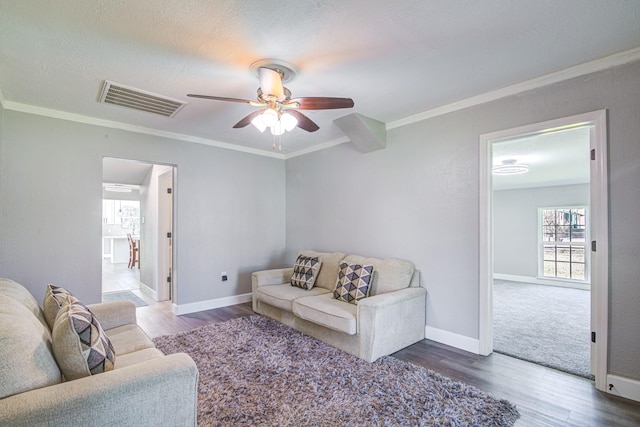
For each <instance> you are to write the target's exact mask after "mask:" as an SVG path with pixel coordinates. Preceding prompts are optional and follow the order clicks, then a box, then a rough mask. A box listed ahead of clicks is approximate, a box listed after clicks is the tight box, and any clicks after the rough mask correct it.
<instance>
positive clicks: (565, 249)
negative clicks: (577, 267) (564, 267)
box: [556, 246, 571, 262]
mask: <svg viewBox="0 0 640 427" xmlns="http://www.w3.org/2000/svg"><path fill="white" fill-rule="evenodd" d="M556 252H557V256H558V261H566V262H568V261H571V246H556Z"/></svg>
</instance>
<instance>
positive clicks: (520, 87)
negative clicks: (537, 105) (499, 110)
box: [387, 47, 640, 130]
mask: <svg viewBox="0 0 640 427" xmlns="http://www.w3.org/2000/svg"><path fill="white" fill-rule="evenodd" d="M638 60H640V47H637V48H634V49H630V50H625V51H623V52H618V53H615V54H613V55H609V56H605V57H604V58H600V59H596V60H594V61H589V62H585V63H582V64H578V65H575V66H573V67H569V68H565V69H564V70H560V71H556V72H555V73H551V74H546V75H544V76H541V77H536V78H535V79H531V80H526V81H524V82H521V83H516V84H514V85H511V86H507V87H504V88H502V89H497V90H494V91H491V92H487V93H484V94H481V95H478V96H473V97H471V98H467V99H463V100H461V101H456V102H452V103H451V104H447V105H443V106H440V107H437V108H433V109H431V110H427V111H424V112H422V113H418V114H415V115H413V116H409V117H405V118H403V119H399V120H395V121H393V122H389V123H387V130H390V129H395V128H398V127H401V126H406V125H409V124H412V123H416V122H420V121H422V120H427V119H430V118H433V117H437V116H441V115H443V114H447V113H452V112H454V111H458V110H462V109H465V108H469V107H474V106H476V105H480V104H484V103H487V102H491V101H495V100H497V99H501V98H506V97H507V96H511V95H517V94H519V93H523V92H527V91H530V90H533V89H538V88H541V87H543V86H548V85H550V84H553V83H558V82H561V81H564V80H569V79H572V78H574V77H580V76H584V75H587V74H591V73H595V72H597V71H602V70H606V69H608V68H612V67H617V66H619V65H624V64H629V63H631V62H635V61H638Z"/></svg>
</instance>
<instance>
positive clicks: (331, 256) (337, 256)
mask: <svg viewBox="0 0 640 427" xmlns="http://www.w3.org/2000/svg"><path fill="white" fill-rule="evenodd" d="M300 255H304V256H308V257H317V258H318V259H319V260H320V262H321V263H322V268H321V269H320V272H319V273H318V277H317V278H316V284H315V286H317V287H320V288H324V289H327V290H329V291H333V290H334V289H335V287H336V279H337V278H338V266H339V265H340V261H342V259H343V258H344V257H345V254H343V253H342V252H316V251H312V250H308V249H306V250H303V251H300Z"/></svg>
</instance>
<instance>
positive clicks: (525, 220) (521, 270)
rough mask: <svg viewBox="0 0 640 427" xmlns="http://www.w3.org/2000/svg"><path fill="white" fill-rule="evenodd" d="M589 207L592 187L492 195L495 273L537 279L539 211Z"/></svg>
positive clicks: (539, 189)
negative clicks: (540, 209) (548, 208)
mask: <svg viewBox="0 0 640 427" xmlns="http://www.w3.org/2000/svg"><path fill="white" fill-rule="evenodd" d="M559 206H589V184H579V185H562V186H555V187H540V188H524V189H518V190H504V191H494V192H493V272H494V273H501V274H512V275H515V276H526V277H531V278H535V277H537V276H538V208H545V207H559Z"/></svg>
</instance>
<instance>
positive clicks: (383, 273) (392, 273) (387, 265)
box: [344, 255, 415, 295]
mask: <svg viewBox="0 0 640 427" xmlns="http://www.w3.org/2000/svg"><path fill="white" fill-rule="evenodd" d="M344 262H346V263H349V264H360V265H365V264H373V269H374V271H375V273H374V275H373V282H372V283H371V289H370V291H369V295H379V294H384V293H387V292H392V291H397V290H399V289H404V288H408V287H409V285H410V284H411V277H412V276H413V271H414V270H415V267H414V266H413V263H412V262H411V261H405V260H402V259H395V258H388V259H378V258H366V257H363V256H360V255H348V256H346V257H345V258H344Z"/></svg>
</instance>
